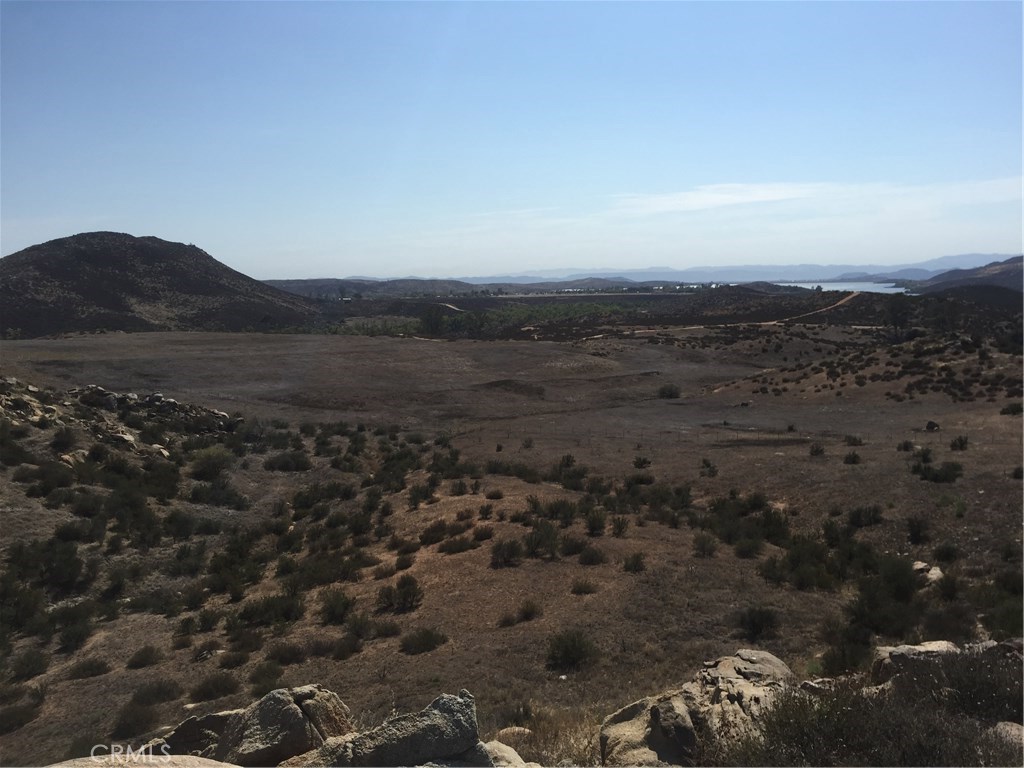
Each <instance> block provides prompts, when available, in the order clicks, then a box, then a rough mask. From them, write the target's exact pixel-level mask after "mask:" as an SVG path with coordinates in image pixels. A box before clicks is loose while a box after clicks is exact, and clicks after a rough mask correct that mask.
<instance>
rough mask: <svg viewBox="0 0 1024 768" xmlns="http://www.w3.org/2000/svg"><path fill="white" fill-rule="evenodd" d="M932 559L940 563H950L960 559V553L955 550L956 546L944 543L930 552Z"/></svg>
mask: <svg viewBox="0 0 1024 768" xmlns="http://www.w3.org/2000/svg"><path fill="white" fill-rule="evenodd" d="M932 557H934V558H935V559H936V560H937V561H939V562H940V563H952V562H954V561H955V560H956V559H957V558H959V557H960V551H959V550H958V549H957V547H956V544H953V543H951V542H948V541H945V542H943V543H942V544H939V545H938V546H937V547H935V549H934V550H932Z"/></svg>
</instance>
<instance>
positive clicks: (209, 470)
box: [189, 445, 235, 483]
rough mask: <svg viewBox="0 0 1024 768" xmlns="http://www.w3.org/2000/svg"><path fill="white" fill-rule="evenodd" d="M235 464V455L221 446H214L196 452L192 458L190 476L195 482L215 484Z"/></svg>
mask: <svg viewBox="0 0 1024 768" xmlns="http://www.w3.org/2000/svg"><path fill="white" fill-rule="evenodd" d="M234 463H235V455H234V454H233V453H231V451H229V450H227V449H226V448H224V447H223V446H221V445H212V446H210V447H209V448H203V449H201V450H198V451H196V452H195V453H194V454H193V456H192V469H191V471H190V472H189V476H190V477H192V478H193V479H194V480H202V481H203V482H207V483H210V482H213V481H214V480H216V479H217V478H219V477H220V476H221V473H223V472H224V471H225V470H227V469H230V468H231V466H232V465H234Z"/></svg>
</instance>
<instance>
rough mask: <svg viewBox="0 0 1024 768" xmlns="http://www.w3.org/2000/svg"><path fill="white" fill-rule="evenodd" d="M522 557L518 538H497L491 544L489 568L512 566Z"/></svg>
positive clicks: (521, 547) (517, 563) (521, 546)
mask: <svg viewBox="0 0 1024 768" xmlns="http://www.w3.org/2000/svg"><path fill="white" fill-rule="evenodd" d="M522 559H523V545H522V543H520V541H519V540H518V539H499V540H498V541H495V542H494V543H493V544H492V545H491V568H514V567H515V566H517V565H519V563H520V561H521V560H522Z"/></svg>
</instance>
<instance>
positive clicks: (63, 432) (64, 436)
mask: <svg viewBox="0 0 1024 768" xmlns="http://www.w3.org/2000/svg"><path fill="white" fill-rule="evenodd" d="M75 440H76V438H75V430H73V429H72V428H71V427H61V428H60V429H58V430H57V431H56V432H55V433H54V435H53V439H52V440H50V447H51V448H53V450H55V451H57V452H59V453H63V452H65V451H68V450H70V449H72V448H74V447H75Z"/></svg>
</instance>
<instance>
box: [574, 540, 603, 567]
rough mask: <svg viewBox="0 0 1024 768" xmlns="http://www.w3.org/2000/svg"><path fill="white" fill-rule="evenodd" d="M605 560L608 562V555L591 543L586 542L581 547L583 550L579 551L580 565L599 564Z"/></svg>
mask: <svg viewBox="0 0 1024 768" xmlns="http://www.w3.org/2000/svg"><path fill="white" fill-rule="evenodd" d="M606 562H608V556H607V555H605V553H604V552H602V551H601V550H600V549H598V548H597V547H595V546H593V545H591V544H588V545H587V546H586V547H584V548H583V551H582V552H580V556H579V563H580V565H601V564H602V563H606Z"/></svg>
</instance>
